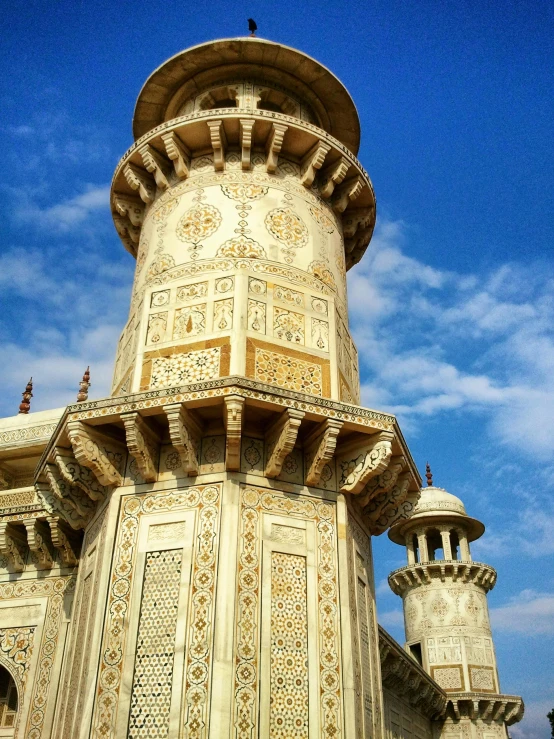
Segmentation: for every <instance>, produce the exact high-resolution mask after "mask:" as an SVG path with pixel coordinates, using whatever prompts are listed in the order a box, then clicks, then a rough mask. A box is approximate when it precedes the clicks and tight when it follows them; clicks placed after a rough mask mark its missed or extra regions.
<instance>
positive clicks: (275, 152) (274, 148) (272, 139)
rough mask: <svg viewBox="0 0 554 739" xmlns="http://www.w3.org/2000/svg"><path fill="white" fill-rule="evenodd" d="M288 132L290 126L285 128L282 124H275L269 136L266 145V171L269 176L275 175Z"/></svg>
mask: <svg viewBox="0 0 554 739" xmlns="http://www.w3.org/2000/svg"><path fill="white" fill-rule="evenodd" d="M287 130H288V126H284V125H283V124H282V123H274V124H273V127H272V129H271V133H270V134H269V136H268V139H267V143H266V154H267V161H266V169H267V171H268V172H269V174H273V173H274V172H275V170H276V169H277V165H278V164H279V153H280V152H281V147H282V146H283V139H284V138H285V134H286V132H287Z"/></svg>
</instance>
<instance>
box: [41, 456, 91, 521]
mask: <svg viewBox="0 0 554 739" xmlns="http://www.w3.org/2000/svg"><path fill="white" fill-rule="evenodd" d="M44 472H45V474H46V478H47V480H48V485H49V487H50V491H51V493H52V495H53V496H54V497H55V498H57V499H58V500H59V501H64V503H65V504H66V506H69V507H70V508H72V509H73V510H74V511H76V512H77V514H78V516H79V517H80V518H83V519H90V518H92V516H93V515H94V512H95V510H96V503H93V501H92V500H91V499H90V498H88V497H87V495H86V494H85V493H84V492H83V491H82V490H81V489H80V488H78V487H77V486H75V485H72V484H71V483H70V482H68V481H67V480H66V479H65V478H64V477H63V476H62V474H61V472H60V470H59V468H58V467H57V465H54V464H50V463H47V464H46V465H45V467H44Z"/></svg>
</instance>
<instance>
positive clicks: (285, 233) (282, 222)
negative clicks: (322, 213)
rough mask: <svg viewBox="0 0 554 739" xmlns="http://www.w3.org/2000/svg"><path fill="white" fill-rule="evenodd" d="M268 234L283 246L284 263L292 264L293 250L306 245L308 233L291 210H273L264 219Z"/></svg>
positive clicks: (303, 224)
mask: <svg viewBox="0 0 554 739" xmlns="http://www.w3.org/2000/svg"><path fill="white" fill-rule="evenodd" d="M265 226H266V228H267V230H268V232H269V233H270V234H271V235H272V236H273V237H274V238H276V239H277V240H278V241H280V242H281V244H283V246H284V249H283V252H284V255H285V261H287V262H289V263H290V262H292V258H293V256H294V251H293V250H294V249H300V248H301V247H302V246H305V245H306V244H307V243H308V238H309V235H310V232H309V231H308V229H307V227H306V224H305V223H304V221H303V220H302V219H301V218H300V216H299V215H297V214H296V213H295V212H294V211H293V210H292V209H291V208H275V209H274V210H272V211H270V212H269V213H268V214H267V216H266V217H265Z"/></svg>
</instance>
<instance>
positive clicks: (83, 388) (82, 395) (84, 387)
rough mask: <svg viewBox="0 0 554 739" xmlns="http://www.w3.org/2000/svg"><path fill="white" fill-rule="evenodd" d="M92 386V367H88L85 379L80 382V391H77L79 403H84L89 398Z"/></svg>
mask: <svg viewBox="0 0 554 739" xmlns="http://www.w3.org/2000/svg"><path fill="white" fill-rule="evenodd" d="M89 387H90V367H87V368H86V370H85V374H84V375H83V379H82V380H81V382H80V383H79V392H78V393H77V403H83V402H84V401H85V400H88V389H89Z"/></svg>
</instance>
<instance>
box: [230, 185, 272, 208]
mask: <svg viewBox="0 0 554 739" xmlns="http://www.w3.org/2000/svg"><path fill="white" fill-rule="evenodd" d="M221 191H222V192H223V194H224V195H226V196H227V197H228V198H231V200H237V201H238V202H239V203H243V202H246V201H247V200H259V199H260V198H263V196H264V195H266V194H267V191H268V188H267V187H265V186H263V185H256V184H254V183H250V182H231V183H229V184H228V185H221Z"/></svg>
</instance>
